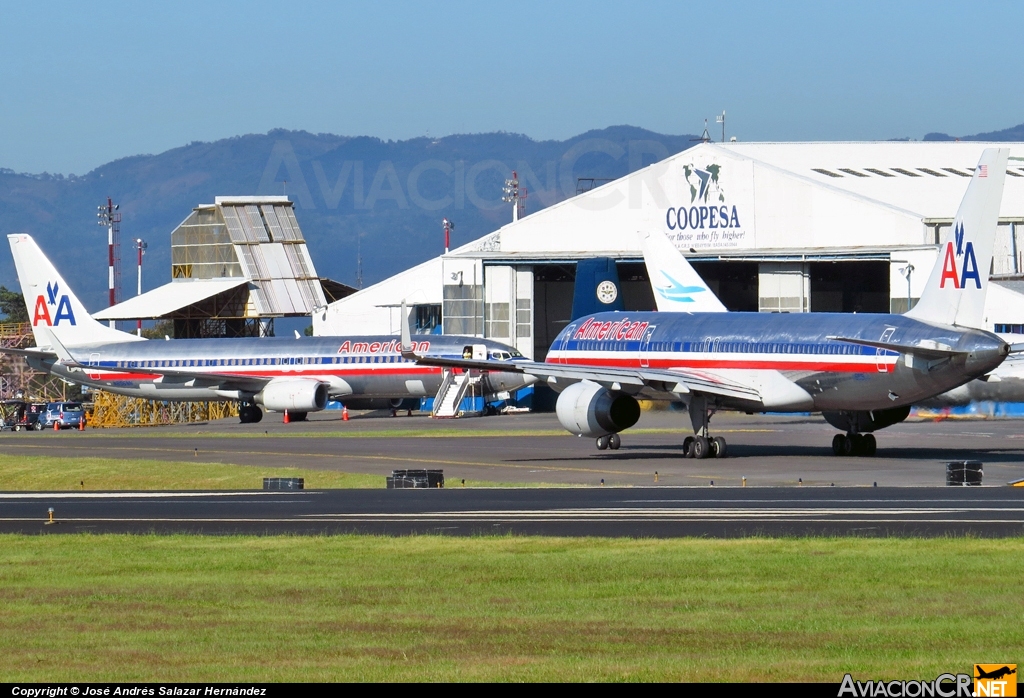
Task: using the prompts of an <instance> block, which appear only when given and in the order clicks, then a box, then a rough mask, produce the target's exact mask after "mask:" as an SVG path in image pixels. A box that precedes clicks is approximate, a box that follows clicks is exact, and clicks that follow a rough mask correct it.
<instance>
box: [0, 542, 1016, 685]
mask: <svg viewBox="0 0 1024 698" xmlns="http://www.w3.org/2000/svg"><path fill="white" fill-rule="evenodd" d="M1022 598H1024V540H1022V539H1014V540H1005V539H1004V540H978V539H939V540H913V539H881V540H878V539H874V540H872V539H841V540H835V539H746V540H692V539H683V540H668V541H659V540H623V539H614V540H604V539H584V540H578V539H558V538H513V537H500V538H468V539H467V538H445V537H409V538H378V537H371V536H367V537H349V536H338V537H330V538H318V537H308V538H293V537H266V538H253V537H223V538H221V537H185V536H168V537H157V536H43V537H23V536H0V599H2V602H0V605H2V608H3V613H2V614H0V681H61V680H67V681H71V680H76V681H78V680H82V681H85V680H90V681H142V680H168V681H169V680H175V681H280V680H298V681H330V680H419V679H432V680H619V679H622V680H632V679H635V680H673V681H674V680H680V679H682V680H692V681H707V680H739V681H760V680H766V681H780V680H797V681H800V680H822V681H839V680H840V679H841V678H842V674H843V673H844V672H846V671H850V672H852V673H853V674H854V676H855V678H861V679H865V680H866V679H868V678H883V677H885V678H927V679H930V678H934V677H935V676H936V675H937V674H938V673H940V672H944V671H952V672H956V671H968V670H969V668H970V665H971V664H972V663H974V662H982V661H984V662H1004V661H1005V662H1017V661H1020V659H1021V657H1020V656H1019V655H1020V652H1021V648H1022V647H1024V607H1022V604H1021V599H1022Z"/></svg>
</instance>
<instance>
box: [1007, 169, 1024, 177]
mask: <svg viewBox="0 0 1024 698" xmlns="http://www.w3.org/2000/svg"><path fill="white" fill-rule="evenodd" d="M1006 174H1008V175H1010V176H1011V177H1024V175H1022V174H1020V173H1019V172H1014V171H1013V170H1007V171H1006Z"/></svg>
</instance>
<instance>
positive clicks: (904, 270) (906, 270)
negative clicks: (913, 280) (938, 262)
mask: <svg viewBox="0 0 1024 698" xmlns="http://www.w3.org/2000/svg"><path fill="white" fill-rule="evenodd" d="M913 273H914V265H913V264H911V263H910V262H907V266H905V267H900V274H902V275H903V278H905V279H906V280H907V311H908V312H909V311H910V275H911V274H913Z"/></svg>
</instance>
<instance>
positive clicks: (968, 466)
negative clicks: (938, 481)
mask: <svg viewBox="0 0 1024 698" xmlns="http://www.w3.org/2000/svg"><path fill="white" fill-rule="evenodd" d="M984 476H985V470H984V466H983V465H982V463H981V461H977V460H955V461H950V462H949V463H947V464H946V484H947V485H965V486H966V485H980V484H981V480H982V478H983V477H984Z"/></svg>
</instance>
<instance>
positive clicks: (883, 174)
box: [864, 167, 896, 177]
mask: <svg viewBox="0 0 1024 698" xmlns="http://www.w3.org/2000/svg"><path fill="white" fill-rule="evenodd" d="M864 169H865V170H867V171H868V172H871V173H874V174H876V175H878V176H879V177H895V176H896V175H894V174H892V173H891V172H886V171H885V170H879V169H876V168H874V167H865V168H864Z"/></svg>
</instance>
